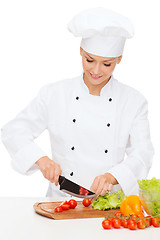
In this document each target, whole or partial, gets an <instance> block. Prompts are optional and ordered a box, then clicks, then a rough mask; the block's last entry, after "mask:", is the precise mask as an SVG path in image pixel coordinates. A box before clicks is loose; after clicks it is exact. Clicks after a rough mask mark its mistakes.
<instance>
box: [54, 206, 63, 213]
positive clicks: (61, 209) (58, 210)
mask: <svg viewBox="0 0 160 240" xmlns="http://www.w3.org/2000/svg"><path fill="white" fill-rule="evenodd" d="M54 211H55V212H62V211H63V208H62V207H61V206H57V207H55V209H54Z"/></svg>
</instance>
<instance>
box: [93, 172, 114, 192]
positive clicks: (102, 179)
mask: <svg viewBox="0 0 160 240" xmlns="http://www.w3.org/2000/svg"><path fill="white" fill-rule="evenodd" d="M115 184H118V181H117V179H116V178H115V177H114V176H113V175H112V174H110V173H105V174H103V175H100V176H97V177H95V179H94V181H93V183H92V186H91V188H90V190H91V191H92V192H94V193H95V194H96V195H97V196H99V195H101V196H104V195H105V194H106V192H107V191H111V190H112V186H113V185H115Z"/></svg>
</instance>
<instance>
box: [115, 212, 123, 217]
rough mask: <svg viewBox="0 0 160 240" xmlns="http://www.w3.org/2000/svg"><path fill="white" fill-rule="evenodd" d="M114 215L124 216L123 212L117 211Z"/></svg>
mask: <svg viewBox="0 0 160 240" xmlns="http://www.w3.org/2000/svg"><path fill="white" fill-rule="evenodd" d="M114 216H116V217H122V216H123V214H122V213H121V212H116V213H115V214H114Z"/></svg>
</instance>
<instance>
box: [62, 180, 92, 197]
mask: <svg viewBox="0 0 160 240" xmlns="http://www.w3.org/2000/svg"><path fill="white" fill-rule="evenodd" d="M59 185H60V190H61V191H63V192H65V193H68V194H70V195H72V196H75V197H79V198H93V197H95V196H96V194H95V193H93V192H91V191H90V190H88V189H86V188H84V187H82V186H80V185H78V184H77V183H74V182H72V181H70V180H69V179H67V178H65V177H64V176H59Z"/></svg>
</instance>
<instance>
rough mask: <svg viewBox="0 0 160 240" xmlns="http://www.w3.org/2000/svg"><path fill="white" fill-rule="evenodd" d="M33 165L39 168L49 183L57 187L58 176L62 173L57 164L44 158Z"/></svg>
mask: <svg viewBox="0 0 160 240" xmlns="http://www.w3.org/2000/svg"><path fill="white" fill-rule="evenodd" d="M35 164H37V165H38V166H39V168H40V170H41V172H42V174H43V176H44V177H45V178H46V179H48V180H49V181H50V182H51V183H55V185H56V186H57V185H58V179H59V175H61V173H62V169H61V167H60V165H59V164H58V163H56V162H54V161H53V160H51V159H50V158H49V157H47V156H45V157H42V158H40V159H39V160H38V161H37V162H35Z"/></svg>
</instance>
